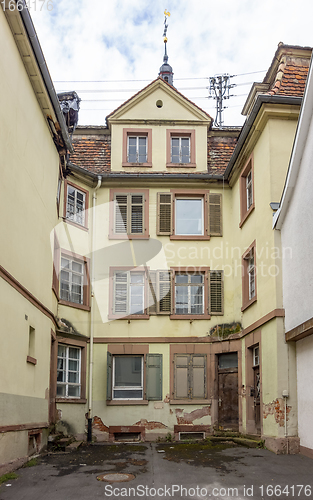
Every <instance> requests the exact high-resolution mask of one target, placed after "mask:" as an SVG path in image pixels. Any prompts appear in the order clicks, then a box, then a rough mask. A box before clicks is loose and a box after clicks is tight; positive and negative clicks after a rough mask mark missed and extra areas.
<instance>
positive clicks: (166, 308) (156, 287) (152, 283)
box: [148, 270, 172, 315]
mask: <svg viewBox="0 0 313 500" xmlns="http://www.w3.org/2000/svg"><path fill="white" fill-rule="evenodd" d="M171 282H172V273H171V271H168V270H164V271H162V270H159V271H149V283H148V288H149V295H148V306H149V314H150V315H153V314H161V315H162V314H171V312H172V300H171V298H172V293H171V286H172V283H171Z"/></svg>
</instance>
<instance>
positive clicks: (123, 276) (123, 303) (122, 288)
mask: <svg viewBox="0 0 313 500" xmlns="http://www.w3.org/2000/svg"><path fill="white" fill-rule="evenodd" d="M127 277H128V273H127V272H119V271H117V272H116V273H115V274H114V313H115V314H123V313H124V314H127V302H128V301H127V289H128V279H127Z"/></svg>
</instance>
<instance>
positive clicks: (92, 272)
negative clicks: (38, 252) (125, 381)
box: [87, 175, 102, 443]
mask: <svg viewBox="0 0 313 500" xmlns="http://www.w3.org/2000/svg"><path fill="white" fill-rule="evenodd" d="M101 181H102V177H101V175H98V184H97V185H96V187H95V189H94V192H93V195H92V239H91V269H90V278H91V298H90V302H91V304H90V348H89V391H88V427H87V441H88V442H89V443H90V442H91V441H92V381H93V372H92V370H93V333H94V329H93V324H94V320H93V318H94V283H95V260H94V248H95V239H96V200H97V191H98V189H99V187H100V186H101Z"/></svg>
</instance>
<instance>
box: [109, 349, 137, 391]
mask: <svg viewBox="0 0 313 500" xmlns="http://www.w3.org/2000/svg"><path fill="white" fill-rule="evenodd" d="M117 357H132V358H140V360H141V368H140V374H141V377H140V379H141V385H140V387H139V386H138V387H137V388H135V387H127V386H120V387H119V386H115V366H116V365H115V363H116V361H115V360H116V358H117ZM112 361H113V366H112V401H143V399H144V379H145V377H144V372H145V370H144V366H145V359H144V355H143V354H122V355H119V354H115V355H114V356H113V359H112ZM131 389H134V390H140V391H142V397H141V398H116V397H114V391H115V390H131Z"/></svg>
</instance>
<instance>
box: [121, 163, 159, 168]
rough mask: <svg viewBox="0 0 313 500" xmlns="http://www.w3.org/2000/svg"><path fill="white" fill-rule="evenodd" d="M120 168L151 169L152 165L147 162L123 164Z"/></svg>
mask: <svg viewBox="0 0 313 500" xmlns="http://www.w3.org/2000/svg"><path fill="white" fill-rule="evenodd" d="M122 167H130V168H133V167H135V168H136V167H138V168H151V167H152V163H150V162H147V163H125V162H123V163H122Z"/></svg>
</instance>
